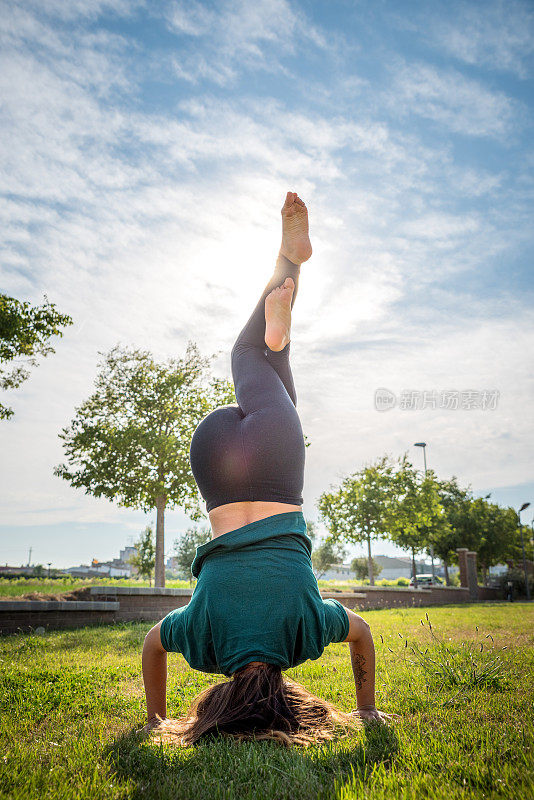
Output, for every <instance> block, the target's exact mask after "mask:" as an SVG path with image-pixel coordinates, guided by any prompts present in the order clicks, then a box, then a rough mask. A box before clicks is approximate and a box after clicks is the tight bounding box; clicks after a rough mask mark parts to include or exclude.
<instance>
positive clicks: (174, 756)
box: [105, 723, 399, 800]
mask: <svg viewBox="0 0 534 800" xmlns="http://www.w3.org/2000/svg"><path fill="white" fill-rule="evenodd" d="M398 749H399V743H398V737H397V734H396V732H395V730H394V729H393V728H392V727H390V726H386V725H380V724H377V723H368V724H365V725H364V728H363V729H362V730H361V731H360V732H359V733H358V734H357V735H356V736H354V735H353V736H351V737H343V738H340V739H338V740H334V741H332V742H330V743H327V744H322V745H317V746H315V747H309V748H302V747H291V748H286V747H283V746H280V745H278V744H276V743H273V742H264V741H261V742H243V743H240V742H236V741H235V740H233V739H231V738H226V737H221V738H218V739H212V740H210V741H209V742H204V743H202V744H197V745H195V746H193V747H188V748H181V747H173V746H172V745H161V744H158V743H157V742H154V741H151V740H150V739H149V738H148V737H147V735H146V734H140V733H137V732H135V731H130V732H128V733H125V734H124V735H123V736H121V737H119V738H118V739H116V740H115V741H114V742H113V743H112V744H111V745H110V746H108V747H107V748H106V751H105V756H106V758H107V760H108V762H109V764H110V767H111V770H112V772H113V773H114V774H115V776H116V778H117V780H118V781H119V782H120V783H121V784H124V788H125V789H126V787H127V786H128V788H129V791H128V793H127V794H126V795H125V796H126V797H128V798H131V800H141V798H151V800H152V798H153V799H154V800H167V799H168V800H171V798H172V800H182V799H183V800H197V798H198V799H199V800H200V798H210V800H218V798H221V800H222V799H223V798H224V800H233V798H235V800H255V798H261V800H270V799H271V798H272V799H273V800H274V798H276V800H285V798H287V799H288V800H289V799H291V800H301V799H302V800H310V798H311V797H313V798H320V799H322V800H326V798H328V800H330V798H332V797H334V796H335V793H336V787H339V786H340V785H342V784H344V783H345V782H346V781H351V782H352V781H354V779H356V780H361V781H362V782H365V781H367V780H368V779H369V778H370V776H371V774H372V773H373V771H374V770H376V768H377V767H378V766H379V765H382V766H383V768H385V769H388V768H389V767H390V766H391V764H392V762H393V759H394V758H395V755H396V753H397V752H398Z"/></svg>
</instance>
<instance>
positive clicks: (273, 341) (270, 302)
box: [265, 278, 295, 352]
mask: <svg viewBox="0 0 534 800" xmlns="http://www.w3.org/2000/svg"><path fill="white" fill-rule="evenodd" d="M294 290H295V283H294V281H293V279H292V278H286V279H285V281H284V283H283V284H282V286H279V287H278V288H276V289H273V290H272V292H270V293H269V294H268V295H267V297H266V298H265V344H266V345H267V347H268V348H269V350H274V351H275V352H279V351H280V350H283V349H284V347H285V346H286V345H287V344H288V342H289V340H290V336H291V299H292V297H293V292H294Z"/></svg>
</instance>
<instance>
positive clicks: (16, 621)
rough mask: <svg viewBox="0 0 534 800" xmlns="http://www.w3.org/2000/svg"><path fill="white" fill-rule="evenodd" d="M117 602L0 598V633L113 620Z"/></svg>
mask: <svg viewBox="0 0 534 800" xmlns="http://www.w3.org/2000/svg"><path fill="white" fill-rule="evenodd" d="M118 611H119V603H117V602H105V603H103V602H97V603H94V602H91V601H90V600H87V601H83V600H48V601H45V600H43V601H41V600H2V601H0V633H16V632H17V631H29V630H32V629H33V630H35V628H40V627H42V628H53V629H58V628H82V627H84V626H85V625H106V624H111V623H113V622H116V621H117V619H116V616H117V613H118Z"/></svg>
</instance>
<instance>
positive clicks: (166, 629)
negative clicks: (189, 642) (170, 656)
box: [159, 606, 187, 653]
mask: <svg viewBox="0 0 534 800" xmlns="http://www.w3.org/2000/svg"><path fill="white" fill-rule="evenodd" d="M186 608H187V606H183V608H175V609H174V611H171V612H170V613H169V614H167V616H166V617H164V618H163V619H162V621H161V627H160V629H159V635H160V639H161V644H162V647H163V649H164V650H166V651H167V652H168V653H183V636H184V618H183V613H184V611H185V609H186Z"/></svg>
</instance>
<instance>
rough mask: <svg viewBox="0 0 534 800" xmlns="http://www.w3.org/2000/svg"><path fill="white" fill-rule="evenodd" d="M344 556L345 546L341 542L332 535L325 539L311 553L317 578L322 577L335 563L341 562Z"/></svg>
mask: <svg viewBox="0 0 534 800" xmlns="http://www.w3.org/2000/svg"><path fill="white" fill-rule="evenodd" d="M344 556H345V548H344V547H343V546H342V545H340V543H339V542H336V541H335V540H334V539H332V538H330V537H329V538H328V539H325V540H324V542H322V543H321V544H320V545H319V547H318V548H317V549H316V550H313V552H312V555H311V560H312V564H313V572H314V575H315V577H316V578H317V580H319V579H320V578H322V576H323V575H324V574H325V572H328V570H329V569H330V567H331V566H332V565H333V564H339V562H340V561H342V560H343V558H344Z"/></svg>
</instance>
